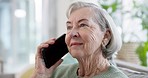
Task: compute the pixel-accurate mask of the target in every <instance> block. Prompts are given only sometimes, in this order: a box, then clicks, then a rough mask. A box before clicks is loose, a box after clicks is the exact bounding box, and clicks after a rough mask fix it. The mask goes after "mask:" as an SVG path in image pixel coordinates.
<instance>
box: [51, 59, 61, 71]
mask: <svg viewBox="0 0 148 78" xmlns="http://www.w3.org/2000/svg"><path fill="white" fill-rule="evenodd" d="M62 62H63V59H60V60H59V61H57V62H56V63H55V64H54V65H53V66H51V67H50V68H49V69H50V70H55V69H56V68H57V67H58V66H59V65H60V64H61V63H62Z"/></svg>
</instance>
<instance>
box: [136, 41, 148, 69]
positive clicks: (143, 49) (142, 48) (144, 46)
mask: <svg viewBox="0 0 148 78" xmlns="http://www.w3.org/2000/svg"><path fill="white" fill-rule="evenodd" d="M147 51H148V42H144V43H141V44H140V45H139V47H138V48H137V49H136V52H137V54H138V55H139V59H140V60H141V65H142V66H148V65H147V56H146V55H147Z"/></svg>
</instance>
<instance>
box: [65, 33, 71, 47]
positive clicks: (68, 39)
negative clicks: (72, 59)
mask: <svg viewBox="0 0 148 78" xmlns="http://www.w3.org/2000/svg"><path fill="white" fill-rule="evenodd" d="M65 43H66V44H67V46H69V44H70V36H69V35H68V34H66V36H65Z"/></svg>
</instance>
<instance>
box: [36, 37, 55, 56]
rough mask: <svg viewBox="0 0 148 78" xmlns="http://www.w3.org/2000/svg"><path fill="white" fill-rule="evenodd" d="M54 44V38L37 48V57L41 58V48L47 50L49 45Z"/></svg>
mask: <svg viewBox="0 0 148 78" xmlns="http://www.w3.org/2000/svg"><path fill="white" fill-rule="evenodd" d="M54 42H55V38H52V39H50V40H48V41H46V42H43V43H41V44H40V45H39V46H38V48H37V55H36V56H37V57H39V58H41V49H43V48H47V47H48V46H49V44H54Z"/></svg>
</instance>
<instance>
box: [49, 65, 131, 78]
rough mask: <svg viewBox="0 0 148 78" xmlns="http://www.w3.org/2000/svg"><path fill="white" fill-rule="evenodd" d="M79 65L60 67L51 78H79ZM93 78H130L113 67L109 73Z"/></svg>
mask: <svg viewBox="0 0 148 78" xmlns="http://www.w3.org/2000/svg"><path fill="white" fill-rule="evenodd" d="M77 70H78V63H76V64H71V65H60V66H59V67H57V69H56V70H55V71H54V72H53V74H52V76H51V78H79V77H78V76H77ZM92 78H128V77H127V76H126V75H125V74H124V73H123V72H121V71H120V70H119V69H118V68H117V67H115V66H113V65H111V66H110V67H109V69H108V71H106V72H104V73H102V74H99V75H96V76H94V77H92Z"/></svg>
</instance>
